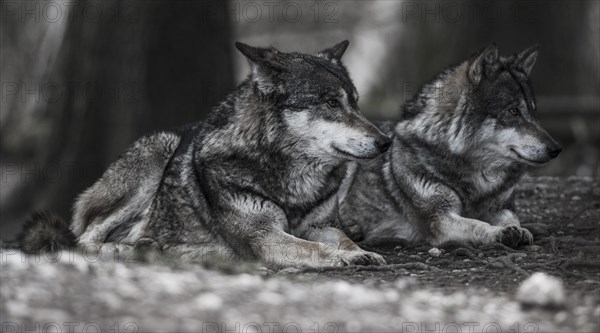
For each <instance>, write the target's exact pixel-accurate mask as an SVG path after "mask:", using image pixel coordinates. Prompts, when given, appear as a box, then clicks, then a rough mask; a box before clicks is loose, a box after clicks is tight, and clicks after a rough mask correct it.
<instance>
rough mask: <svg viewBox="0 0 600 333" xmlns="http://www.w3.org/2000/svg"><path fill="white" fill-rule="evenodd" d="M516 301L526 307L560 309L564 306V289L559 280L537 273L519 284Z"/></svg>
mask: <svg viewBox="0 0 600 333" xmlns="http://www.w3.org/2000/svg"><path fill="white" fill-rule="evenodd" d="M517 300H518V301H519V302H520V303H521V305H523V306H526V307H532V306H538V307H542V308H560V307H562V306H564V304H565V289H564V287H563V283H562V281H561V280H560V279H558V278H556V277H553V276H550V275H548V274H545V273H541V272H538V273H535V274H533V275H532V276H530V277H529V278H528V279H527V280H525V281H523V283H521V286H520V287H519V290H518V291H517Z"/></svg>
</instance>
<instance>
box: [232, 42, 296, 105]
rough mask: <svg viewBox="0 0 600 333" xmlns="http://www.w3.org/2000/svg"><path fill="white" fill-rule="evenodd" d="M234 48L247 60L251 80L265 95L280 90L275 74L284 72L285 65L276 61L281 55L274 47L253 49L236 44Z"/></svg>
mask: <svg viewBox="0 0 600 333" xmlns="http://www.w3.org/2000/svg"><path fill="white" fill-rule="evenodd" d="M235 47H236V48H237V49H238V50H239V51H240V52H241V53H242V54H243V55H245V56H246V58H248V61H249V62H250V67H251V70H252V80H253V81H254V82H256V84H257V85H258V88H259V89H260V90H261V91H262V92H263V93H265V94H269V93H272V92H274V91H276V90H281V87H280V86H279V85H277V84H276V83H275V82H276V81H277V80H276V78H275V76H276V73H278V72H281V71H283V70H285V65H284V64H283V63H282V62H280V61H278V60H277V57H278V55H279V54H280V53H281V52H280V51H279V50H277V49H276V48H274V47H270V48H262V47H253V46H250V45H247V44H244V43H240V42H236V43H235Z"/></svg>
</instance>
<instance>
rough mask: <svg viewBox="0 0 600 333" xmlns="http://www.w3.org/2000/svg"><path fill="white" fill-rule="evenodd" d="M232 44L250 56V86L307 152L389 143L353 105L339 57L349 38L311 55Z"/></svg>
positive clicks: (358, 155) (353, 151) (344, 154)
mask: <svg viewBox="0 0 600 333" xmlns="http://www.w3.org/2000/svg"><path fill="white" fill-rule="evenodd" d="M236 47H237V48H238V49H239V50H240V51H241V52H242V53H243V54H244V55H245V56H246V57H247V58H248V59H249V61H250V66H251V74H250V80H251V81H252V82H253V83H254V86H255V90H256V91H257V92H258V94H260V95H262V96H264V98H265V99H266V100H268V101H271V103H272V104H273V105H272V109H274V110H278V112H279V115H278V119H280V120H281V124H282V126H283V127H284V128H285V129H286V135H290V136H292V137H293V138H294V140H293V141H294V142H295V145H297V146H300V147H301V148H302V150H303V151H304V152H306V154H309V155H311V156H315V157H324V158H331V157H334V158H335V159H342V160H353V159H365V158H374V157H376V156H378V155H380V154H381V153H383V152H384V151H385V150H386V149H387V148H388V147H389V145H390V143H391V140H390V139H389V138H388V137H387V136H385V135H384V134H383V133H382V132H381V131H379V129H378V128H377V127H375V125H373V124H372V123H371V122H369V121H368V120H367V119H365V118H364V117H363V116H362V115H361V113H360V111H359V109H358V105H357V102H358V93H357V91H356V88H355V87H354V84H353V83H352V80H351V79H350V77H349V75H348V71H347V70H346V68H345V67H344V65H343V64H342V62H341V57H342V55H343V54H344V52H345V51H346V48H347V47H348V41H343V42H341V43H339V44H337V45H334V46H333V47H331V48H328V49H325V50H323V51H321V52H318V53H317V54H315V55H309V54H303V53H284V52H281V51H279V50H277V49H275V48H273V47H271V48H257V47H251V46H248V45H245V44H242V43H239V42H238V43H236Z"/></svg>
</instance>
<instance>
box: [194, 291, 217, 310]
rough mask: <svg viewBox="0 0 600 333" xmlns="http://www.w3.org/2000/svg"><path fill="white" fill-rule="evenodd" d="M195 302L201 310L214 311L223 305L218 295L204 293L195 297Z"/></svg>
mask: <svg viewBox="0 0 600 333" xmlns="http://www.w3.org/2000/svg"><path fill="white" fill-rule="evenodd" d="M195 303H196V306H197V307H198V308H199V309H201V310H206V311H216V310H219V309H220V308H221V306H223V299H222V298H221V297H220V296H219V295H216V294H213V293H206V294H202V295H200V296H198V297H196V300H195Z"/></svg>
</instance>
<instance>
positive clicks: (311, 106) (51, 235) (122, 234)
mask: <svg viewBox="0 0 600 333" xmlns="http://www.w3.org/2000/svg"><path fill="white" fill-rule="evenodd" d="M236 46H237V48H238V49H239V51H240V52H241V53H242V54H244V55H245V56H246V57H247V58H248V60H249V62H250V65H251V73H250V74H249V76H248V78H247V79H246V80H245V81H243V82H242V83H241V84H240V85H239V86H238V87H237V89H235V91H234V92H232V93H231V94H230V95H229V96H228V97H227V98H226V99H225V100H224V101H223V102H222V103H221V104H219V105H218V106H217V107H215V108H214V110H212V112H211V113H210V115H209V117H208V119H206V120H205V121H203V122H200V123H196V124H192V125H189V126H186V127H184V128H181V129H178V130H175V131H166V132H160V133H156V134H152V135H149V136H146V137H143V138H141V139H140V140H138V141H137V142H135V143H134V144H133V145H132V146H131V147H130V148H129V149H128V150H127V151H126V152H125V153H124V154H123V155H122V156H121V157H120V158H119V159H118V160H117V161H116V162H114V163H113V164H112V165H111V166H110V167H109V168H108V170H107V171H106V172H105V173H104V175H103V176H102V178H100V179H99V180H98V181H97V182H96V183H95V184H94V185H93V186H92V187H90V188H89V189H87V190H86V191H85V192H83V193H82V194H81V195H80V196H79V198H78V199H77V201H76V202H75V207H74V214H73V218H72V222H71V224H70V226H69V225H68V224H66V223H61V222H59V221H57V218H56V217H54V216H53V215H51V214H37V215H34V217H33V220H32V221H31V222H30V223H28V224H27V226H26V228H25V230H24V232H23V233H22V235H21V237H20V239H21V244H22V247H23V249H24V250H25V251H26V252H36V251H43V250H53V249H59V248H61V246H64V245H72V244H73V243H76V244H77V245H79V246H83V247H85V246H90V245H106V246H108V244H119V245H123V244H124V245H129V246H135V247H137V248H145V249H148V248H149V249H158V250H160V251H162V252H164V253H168V254H172V255H175V256H181V257H186V258H191V259H200V260H202V259H204V258H206V259H208V258H211V257H212V256H219V257H221V258H223V259H236V258H241V259H251V260H256V259H258V260H261V261H263V262H265V263H267V264H271V265H274V266H295V265H308V266H329V265H333V266H335V265H351V264H363V265H377V264H383V263H385V261H384V260H383V258H382V257H381V256H380V255H378V254H376V253H371V252H367V251H364V250H362V249H360V248H359V247H358V246H357V245H356V244H355V243H354V242H352V241H351V240H350V239H349V238H348V237H347V236H346V235H345V234H344V232H342V231H341V229H340V226H341V225H340V222H339V218H338V216H339V215H338V200H337V191H338V188H339V186H340V184H341V182H342V179H343V177H344V174H345V167H346V166H345V162H347V161H350V160H360V159H370V158H374V157H377V156H379V155H380V154H381V153H383V152H384V151H385V150H386V149H387V148H388V146H389V145H390V143H391V140H390V139H389V137H387V136H386V135H384V134H383V133H382V132H381V131H380V130H379V129H378V128H377V127H375V126H374V125H373V124H372V123H370V122H369V121H367V120H366V119H365V118H364V117H363V116H362V115H361V114H360V112H359V109H358V106H357V101H358V93H357V91H356V88H355V87H354V85H353V83H352V80H351V79H350V76H349V75H348V71H347V70H346V68H345V67H344V65H343V64H342V62H341V57H342V55H343V54H344V52H345V50H346V48H347V46H348V42H347V41H344V42H342V43H339V44H337V45H335V46H333V47H331V48H328V49H326V50H323V51H321V52H318V53H316V54H304V53H297V52H292V53H285V52H281V51H279V50H277V49H275V48H272V47H271V48H259V47H251V46H248V45H246V44H242V43H237V44H236ZM69 228H70V229H69ZM71 234H72V236H71Z"/></svg>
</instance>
